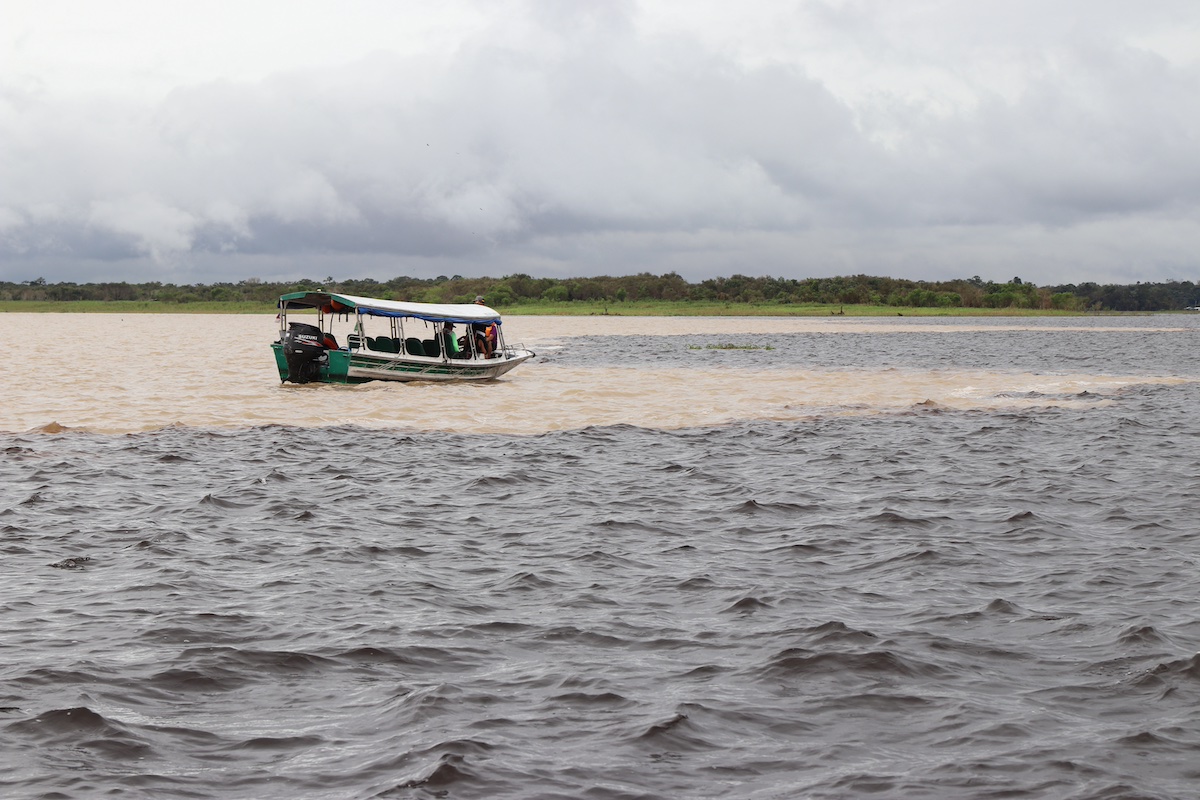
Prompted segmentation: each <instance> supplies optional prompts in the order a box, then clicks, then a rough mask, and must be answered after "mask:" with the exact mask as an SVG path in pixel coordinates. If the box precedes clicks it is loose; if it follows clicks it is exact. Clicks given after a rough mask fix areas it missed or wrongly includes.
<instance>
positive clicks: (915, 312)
mask: <svg viewBox="0 0 1200 800" xmlns="http://www.w3.org/2000/svg"><path fill="white" fill-rule="evenodd" d="M496 310H497V311H500V312H501V313H502V314H503V315H504V316H506V317H507V316H514V317H515V316H562V317H579V316H625V317H828V316H846V317H895V316H913V317H1079V316H1093V315H1096V314H1101V315H1110V314H1111V315H1130V314H1136V315H1146V314H1152V313H1167V314H1193V313H1196V312H1193V311H1157V312H1152V311H1133V312H1131V311H1063V310H1057V309H1038V308H964V307H951V308H926V307H914V306H874V305H845V304H820V303H810V304H778V303H706V302H696V301H690V300H678V301H644V302H643V301H625V302H614V303H607V302H589V301H566V302H555V303H530V304H521V305H513V306H500V307H497V309H496ZM276 311H277V309H276V307H275V305H274V303H256V302H239V301H232V302H229V301H224V302H222V301H218V302H213V301H201V302H195V303H164V302H160V301H156V300H112V301H104V300H0V313H18V314H19V313H48V314H274V313H276Z"/></svg>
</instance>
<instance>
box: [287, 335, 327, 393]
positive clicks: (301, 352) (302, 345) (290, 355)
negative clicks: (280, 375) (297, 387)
mask: <svg viewBox="0 0 1200 800" xmlns="http://www.w3.org/2000/svg"><path fill="white" fill-rule="evenodd" d="M324 355H325V334H323V333H321V329H320V328H318V327H317V326H316V325H309V324H307V323H304V322H289V323H288V330H287V333H285V334H284V335H283V356H284V358H286V359H287V366H288V376H287V379H288V380H289V381H291V382H292V383H312V382H313V381H315V380H317V379H318V378H320V376H321V367H320V365H319V364H318V363H317V362H318V361H320V359H321V358H322V357H324Z"/></svg>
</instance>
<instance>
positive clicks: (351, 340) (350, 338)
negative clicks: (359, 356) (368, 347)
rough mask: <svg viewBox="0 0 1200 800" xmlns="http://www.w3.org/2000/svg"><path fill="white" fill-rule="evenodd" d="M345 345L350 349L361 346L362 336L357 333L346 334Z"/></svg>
mask: <svg viewBox="0 0 1200 800" xmlns="http://www.w3.org/2000/svg"><path fill="white" fill-rule="evenodd" d="M346 346H347V347H349V348H350V349H351V350H357V349H358V348H360V347H362V337H361V336H359V335H358V334H357V333H351V334H347V336H346Z"/></svg>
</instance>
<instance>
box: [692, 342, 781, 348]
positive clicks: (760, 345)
mask: <svg viewBox="0 0 1200 800" xmlns="http://www.w3.org/2000/svg"><path fill="white" fill-rule="evenodd" d="M774 349H775V348H774V347H772V346H771V345H769V344H733V343H732V342H726V343H725V344H705V345H699V344H689V345H688V350H774Z"/></svg>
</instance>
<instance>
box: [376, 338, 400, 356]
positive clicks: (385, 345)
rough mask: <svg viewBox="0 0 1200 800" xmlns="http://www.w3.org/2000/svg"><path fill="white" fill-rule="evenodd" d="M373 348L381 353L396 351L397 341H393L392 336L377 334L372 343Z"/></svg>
mask: <svg viewBox="0 0 1200 800" xmlns="http://www.w3.org/2000/svg"><path fill="white" fill-rule="evenodd" d="M371 349H372V350H378V351H379V352H381V353H395V352H396V343H395V342H394V341H392V337H390V336H377V337H375V340H374V343H373V344H371Z"/></svg>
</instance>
